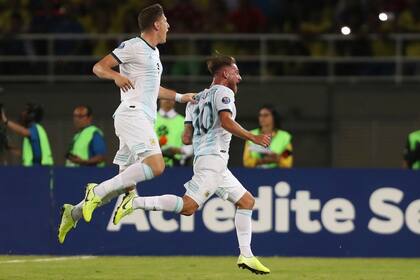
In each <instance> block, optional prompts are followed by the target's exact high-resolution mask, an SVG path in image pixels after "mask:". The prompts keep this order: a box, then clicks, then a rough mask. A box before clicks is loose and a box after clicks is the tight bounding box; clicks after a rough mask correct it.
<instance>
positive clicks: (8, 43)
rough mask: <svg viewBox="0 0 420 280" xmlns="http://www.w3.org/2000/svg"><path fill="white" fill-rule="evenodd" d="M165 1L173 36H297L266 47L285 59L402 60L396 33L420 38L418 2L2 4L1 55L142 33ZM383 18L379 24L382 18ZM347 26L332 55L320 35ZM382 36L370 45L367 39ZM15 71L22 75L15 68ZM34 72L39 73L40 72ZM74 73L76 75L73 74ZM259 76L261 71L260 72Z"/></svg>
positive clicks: (346, 67)
mask: <svg viewBox="0 0 420 280" xmlns="http://www.w3.org/2000/svg"><path fill="white" fill-rule="evenodd" d="M155 2H159V3H161V4H162V5H163V6H164V8H165V13H166V16H167V18H168V21H169V23H170V24H171V28H170V30H171V33H181V34H182V33H184V34H186V33H223V34H226V33H228V34H229V33H276V34H299V35H301V40H291V41H287V42H284V41H274V42H270V44H269V46H268V47H267V50H266V52H267V54H268V55H287V56H311V57H326V56H338V57H349V56H369V57H391V56H395V54H396V48H397V46H396V43H395V41H394V40H390V39H389V37H388V34H391V33H418V32H419V31H420V0H389V1H385V0H372V1H366V0H359V1H351V0H318V1H304V0H294V1H287V0H211V1H210V0H174V1H172V0H163V1H151V0H143V1H140V0H125V1H112V0H102V1H93V0H69V1H59V0H0V32H1V33H2V34H3V38H2V39H0V55H2V54H3V55H28V56H31V55H46V54H49V53H51V49H50V50H49V49H48V44H47V42H45V41H44V42H43V41H40V40H38V41H37V40H30V41H29V40H28V41H22V40H12V39H13V36H14V35H16V34H19V33H48V34H51V33H52V34H54V33H76V34H84V33H89V34H93V33H101V34H118V33H138V25H137V16H138V12H139V11H140V10H141V8H142V7H145V6H147V5H149V4H151V3H155ZM380 13H385V14H386V18H385V19H386V20H385V21H381V20H380V19H379V17H378V16H379V14H380ZM343 26H348V27H349V28H351V33H352V35H354V39H353V40H351V41H346V40H344V41H338V42H337V43H336V44H335V45H334V48H333V49H331V48H330V47H329V46H328V43H327V42H326V41H325V40H324V41H322V40H319V39H318V38H317V36H316V35H318V34H325V33H335V34H340V30H341V28H342V27H343ZM371 33H375V34H380V36H379V37H378V38H375V39H374V40H371V39H369V38H368V36H367V35H368V34H371ZM174 42H175V43H173V42H171V40H169V43H168V44H166V45H165V46H162V53H163V54H165V55H186V54H201V55H208V54H210V53H212V52H214V50H219V51H221V52H223V53H227V54H232V55H236V56H238V55H254V56H255V55H256V56H258V55H259V53H260V52H261V50H260V48H259V42H258V41H249V42H244V41H240V42H233V43H231V42H226V41H220V40H219V41H212V42H202V43H200V44H199V45H198V46H197V45H195V46H194V48H193V49H191V48H190V46H189V45H188V42H185V40H184V42H181V41H174ZM117 45H118V42H116V41H115V40H105V39H104V40H98V39H96V40H75V41H70V40H56V41H55V44H54V46H53V52H54V55H56V56H63V55H95V56H103V55H106V54H108V53H109V52H110V51H111V50H112V49H113V48H115V47H116V46H117ZM402 55H403V56H408V57H418V56H420V40H418V41H416V40H412V41H410V42H407V43H404V45H403V46H402ZM168 66H169V67H168V69H170V70H169V71H170V74H173V75H191V74H202V72H204V71H205V69H200V68H199V67H197V65H196V64H194V63H191V62H188V63H177V64H176V65H171V64H169V65H168ZM31 67H32V68H34V66H28V67H26V66H25V67H22V66H21V65H20V66H19V65H16V64H11V65H7V67H6V66H5V67H3V70H0V74H20V71H22V68H26V69H31ZM14 68H16V69H14ZM35 68H36V69H35ZM35 68H34V69H33V71H31V73H30V74H32V72H33V73H44V74H45V71H46V69H47V67H43V68H40V66H39V65H38V66H37V67H35ZM242 68H243V69H244V70H246V71H249V73H248V72H247V73H248V74H251V75H254V74H255V75H258V74H260V73H259V72H258V71H260V68H259V67H258V65H257V64H255V63H250V64H249V65H243V67H242ZM419 68H420V67H418V65H417V64H413V65H411V66H410V65H408V67H406V68H404V69H403V73H404V74H408V75H414V74H418V72H420V70H419ZM327 71H328V66H327V64H326V63H316V62H315V63H296V62H291V63H287V62H283V63H282V64H281V65H279V64H278V63H277V64H270V63H268V65H267V69H266V70H265V72H266V73H267V74H269V75H291V76H294V75H315V76H316V75H318V76H324V75H326V73H327ZM334 71H335V74H336V75H392V74H393V73H395V65H393V64H392V63H379V64H374V65H368V66H367V65H365V64H363V63H359V64H357V65H352V64H349V63H344V64H343V65H340V64H337V67H336V68H335V70H334ZM56 72H57V73H58V74H63V73H64V74H78V75H79V74H88V73H90V65H86V63H85V64H83V63H80V64H74V65H73V66H72V67H64V68H63V69H61V68H60V65H58V67H56ZM73 72H74V73H73ZM254 72H255V73H254ZM27 74H29V73H27Z"/></svg>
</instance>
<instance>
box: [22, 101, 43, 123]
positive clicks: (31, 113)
mask: <svg viewBox="0 0 420 280" xmlns="http://www.w3.org/2000/svg"><path fill="white" fill-rule="evenodd" d="M26 112H27V118H28V121H29V122H37V123H38V122H41V121H42V118H43V117H44V109H43V108H42V106H41V105H40V104H36V103H32V102H28V103H26Z"/></svg>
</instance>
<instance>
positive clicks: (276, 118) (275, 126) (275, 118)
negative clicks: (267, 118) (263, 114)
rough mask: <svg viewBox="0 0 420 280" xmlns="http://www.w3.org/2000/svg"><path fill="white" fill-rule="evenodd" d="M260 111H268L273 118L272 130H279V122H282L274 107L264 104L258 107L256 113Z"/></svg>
mask: <svg viewBox="0 0 420 280" xmlns="http://www.w3.org/2000/svg"><path fill="white" fill-rule="evenodd" d="M262 109H266V110H268V111H270V113H271V115H272V116H273V129H274V130H279V129H281V121H282V120H281V116H280V113H279V111H277V109H276V107H274V105H272V104H264V105H262V106H261V107H260V109H259V110H258V112H260V111H261V110H262ZM260 128H261V127H260Z"/></svg>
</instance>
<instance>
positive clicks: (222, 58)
mask: <svg viewBox="0 0 420 280" xmlns="http://www.w3.org/2000/svg"><path fill="white" fill-rule="evenodd" d="M235 63H236V60H235V58H234V57H232V56H228V55H221V54H216V55H214V56H212V57H210V58H209V59H207V69H208V70H209V72H210V74H212V75H213V76H214V74H216V73H217V71H219V70H220V69H221V68H222V67H224V66H231V65H232V64H235Z"/></svg>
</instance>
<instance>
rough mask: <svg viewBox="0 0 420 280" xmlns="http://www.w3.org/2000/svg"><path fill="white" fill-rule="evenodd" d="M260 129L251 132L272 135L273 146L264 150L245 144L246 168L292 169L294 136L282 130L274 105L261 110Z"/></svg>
mask: <svg viewBox="0 0 420 280" xmlns="http://www.w3.org/2000/svg"><path fill="white" fill-rule="evenodd" d="M258 121H259V125H260V127H259V128H257V129H254V130H251V132H252V133H253V134H255V135H259V134H268V135H271V137H272V138H271V144H270V146H269V147H268V148H263V147H261V146H257V145H254V144H252V143H251V142H249V141H248V142H246V143H245V149H244V154H243V163H244V166H245V167H259V168H290V167H292V165H293V156H292V141H291V140H292V136H291V135H290V134H289V133H288V132H287V131H284V130H281V129H280V116H279V113H278V112H277V110H276V109H275V108H274V106H273V105H270V104H268V105H264V106H262V107H261V109H260V110H259V115H258Z"/></svg>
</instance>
